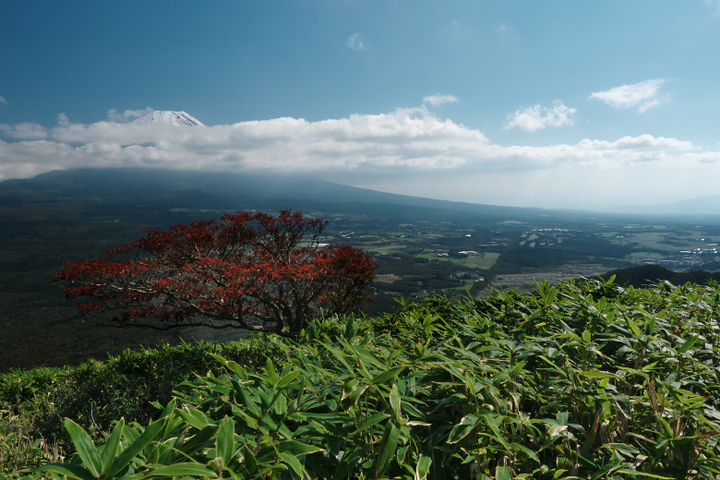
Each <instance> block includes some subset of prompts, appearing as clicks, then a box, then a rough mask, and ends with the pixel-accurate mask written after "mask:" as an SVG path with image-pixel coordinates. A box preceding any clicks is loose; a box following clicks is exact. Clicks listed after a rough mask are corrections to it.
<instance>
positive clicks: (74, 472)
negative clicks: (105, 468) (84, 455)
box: [33, 463, 97, 480]
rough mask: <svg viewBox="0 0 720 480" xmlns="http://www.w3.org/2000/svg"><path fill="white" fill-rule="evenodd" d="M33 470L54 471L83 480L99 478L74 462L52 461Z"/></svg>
mask: <svg viewBox="0 0 720 480" xmlns="http://www.w3.org/2000/svg"><path fill="white" fill-rule="evenodd" d="M33 472H53V473H58V474H60V475H66V476H68V477H71V478H79V479H81V480H97V477H94V476H93V474H92V473H90V472H89V471H88V470H86V469H84V468H83V467H81V466H80V465H76V464H74V463H50V464H48V465H43V466H42V467H38V468H34V469H33Z"/></svg>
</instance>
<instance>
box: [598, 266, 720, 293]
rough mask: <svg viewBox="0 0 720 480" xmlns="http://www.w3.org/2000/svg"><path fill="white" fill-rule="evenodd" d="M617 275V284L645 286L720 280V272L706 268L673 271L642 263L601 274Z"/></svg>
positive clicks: (636, 286)
mask: <svg viewBox="0 0 720 480" xmlns="http://www.w3.org/2000/svg"><path fill="white" fill-rule="evenodd" d="M613 275H615V282H614V283H615V284H616V285H625V284H627V285H632V286H633V287H635V288H643V287H647V286H648V285H652V284H656V283H658V282H660V281H663V280H667V281H668V282H670V283H672V284H673V285H684V284H686V283H687V282H691V283H696V284H698V285H702V284H706V283H708V282H709V281H710V280H715V281H720V272H707V271H704V270H690V271H688V272H673V271H672V270H668V269H667V268H663V267H661V266H659V265H642V266H640V267H631V268H621V269H618V270H613V271H611V272H607V273H606V274H604V275H601V277H602V278H604V279H606V280H607V279H609V278H610V277H612V276H613Z"/></svg>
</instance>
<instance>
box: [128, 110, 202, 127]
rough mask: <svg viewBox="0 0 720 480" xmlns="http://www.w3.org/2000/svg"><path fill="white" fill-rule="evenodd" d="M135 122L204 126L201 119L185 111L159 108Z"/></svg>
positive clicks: (142, 123)
mask: <svg viewBox="0 0 720 480" xmlns="http://www.w3.org/2000/svg"><path fill="white" fill-rule="evenodd" d="M133 123H139V124H141V125H151V124H158V123H159V124H161V125H174V126H176V127H204V126H205V125H203V124H202V123H201V122H200V120H198V119H197V118H195V117H193V116H192V115H189V114H187V113H185V112H172V111H170V110H165V111H162V110H158V111H154V112H150V113H148V114H147V115H145V116H143V117H140V118H138V119H137V120H135V121H133Z"/></svg>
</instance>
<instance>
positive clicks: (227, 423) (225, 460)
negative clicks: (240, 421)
mask: <svg viewBox="0 0 720 480" xmlns="http://www.w3.org/2000/svg"><path fill="white" fill-rule="evenodd" d="M234 447H235V421H234V420H233V419H232V417H225V418H223V419H222V422H220V427H219V428H218V431H217V440H216V441H215V450H216V451H217V456H218V457H219V464H220V467H221V468H223V469H225V467H227V466H228V465H229V464H230V460H231V459H232V457H233V453H235V449H234Z"/></svg>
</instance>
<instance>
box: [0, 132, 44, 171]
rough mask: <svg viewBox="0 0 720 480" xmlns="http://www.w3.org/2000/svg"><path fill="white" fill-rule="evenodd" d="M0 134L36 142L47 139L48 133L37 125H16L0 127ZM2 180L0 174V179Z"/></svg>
mask: <svg viewBox="0 0 720 480" xmlns="http://www.w3.org/2000/svg"><path fill="white" fill-rule="evenodd" d="M0 132H2V134H3V135H5V136H8V137H10V138H17V139H21V140H37V139H40V138H47V137H48V132H47V129H46V128H45V127H43V126H42V125H38V124H37V123H18V124H17V125H0ZM1 178H2V176H1V174H0V179H1Z"/></svg>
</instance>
